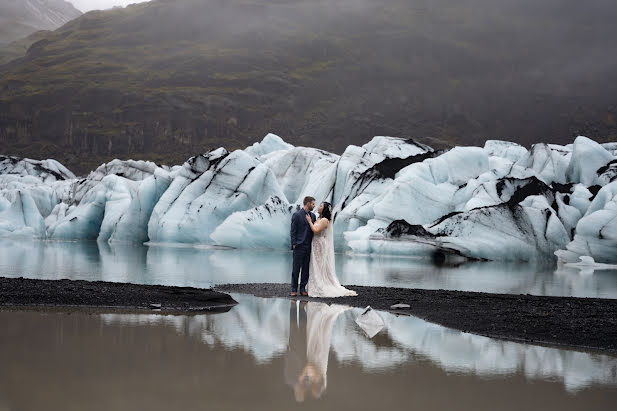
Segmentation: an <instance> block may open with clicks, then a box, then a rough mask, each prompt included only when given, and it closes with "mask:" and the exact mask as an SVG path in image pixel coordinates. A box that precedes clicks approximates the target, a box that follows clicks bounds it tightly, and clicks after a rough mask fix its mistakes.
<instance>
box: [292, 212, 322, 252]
mask: <svg viewBox="0 0 617 411" xmlns="http://www.w3.org/2000/svg"><path fill="white" fill-rule="evenodd" d="M307 214H308V215H310V216H311V220H313V223H314V222H315V220H317V217H316V216H315V214H313V213H310V212H309V213H307V212H306V211H305V210H304V208H301V209H299V210H298V211H296V212H295V213H294V214H293V215H292V216H291V249H292V250H293V248H294V245H295V246H298V245H303V244H307V245H311V241H313V230H311V226H309V223H308V221H306V215H307Z"/></svg>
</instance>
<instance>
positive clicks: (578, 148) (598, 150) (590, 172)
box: [566, 136, 613, 186]
mask: <svg viewBox="0 0 617 411" xmlns="http://www.w3.org/2000/svg"><path fill="white" fill-rule="evenodd" d="M611 160H613V156H612V155H611V153H609V152H608V151H606V150H605V149H604V147H602V146H601V145H600V144H598V143H596V142H595V141H593V140H591V139H589V138H587V137H582V136H579V137H577V138H576V140H574V148H573V150H572V157H571V159H570V164H569V165H568V169H567V170H566V176H567V179H568V181H571V182H573V183H581V184H583V185H585V186H591V185H594V184H596V182H597V180H598V174H597V171H598V169H600V168H601V167H603V166H605V165H606V164H607V163H609V162H610V161H611Z"/></svg>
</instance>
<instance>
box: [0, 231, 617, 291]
mask: <svg viewBox="0 0 617 411" xmlns="http://www.w3.org/2000/svg"><path fill="white" fill-rule="evenodd" d="M336 261H337V272H338V274H339V277H340V278H341V281H342V282H343V283H344V284H356V285H380V286H398V287H417V288H430V289H437V288H442V289H453V290H467V291H486V292H502V293H515V294H519V293H529V294H536V295H561V296H579V297H602V298H617V271H615V270H610V271H596V272H594V273H593V274H585V273H581V272H579V271H578V270H576V269H557V267H555V266H552V265H549V266H541V265H534V264H529V263H517V264H512V263H501V262H480V263H466V264H463V265H459V266H436V265H434V264H433V263H432V262H431V261H422V260H413V259H405V258H389V257H382V258H371V257H361V256H346V255H338V256H337V260H336ZM290 269H291V253H290V252H277V251H264V250H260V251H255V250H229V249H213V248H196V247H171V246H150V247H148V246H141V245H126V244H115V245H108V244H98V243H96V242H30V241H25V242H11V241H7V240H0V275H2V276H8V277H20V276H23V277H30V278H46V279H60V278H70V279H85V280H105V281H118V282H132V283H142V284H165V285H180V286H194V287H210V286H212V285H215V284H221V283H245V282H287V281H289V276H290V275H289V273H290Z"/></svg>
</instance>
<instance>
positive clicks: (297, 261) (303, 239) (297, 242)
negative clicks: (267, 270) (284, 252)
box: [291, 208, 317, 292]
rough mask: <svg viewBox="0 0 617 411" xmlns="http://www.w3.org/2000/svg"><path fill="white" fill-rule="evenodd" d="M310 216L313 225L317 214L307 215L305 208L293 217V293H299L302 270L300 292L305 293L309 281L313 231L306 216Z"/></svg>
mask: <svg viewBox="0 0 617 411" xmlns="http://www.w3.org/2000/svg"><path fill="white" fill-rule="evenodd" d="M307 215H310V216H311V220H313V223H314V222H315V220H316V219H317V217H315V214H313V213H310V212H309V213H307V212H306V210H304V208H301V209H299V210H298V211H296V212H295V213H294V214H293V216H291V249H292V250H293V253H294V256H293V264H292V269H291V291H293V292H298V276H299V274H300V270H302V277H301V278H300V292H302V291H305V289H306V284H307V283H308V279H309V263H310V261H311V242H312V241H313V230H311V226H310V225H309V223H308V221H306V216H307Z"/></svg>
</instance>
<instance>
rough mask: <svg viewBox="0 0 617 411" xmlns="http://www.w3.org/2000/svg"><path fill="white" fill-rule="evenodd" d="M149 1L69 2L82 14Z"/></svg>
mask: <svg viewBox="0 0 617 411" xmlns="http://www.w3.org/2000/svg"><path fill="white" fill-rule="evenodd" d="M144 1H149V0H71V3H73V5H74V6H75V7H77V8H78V9H79V10H81V11H83V12H84V13H85V12H87V11H90V10H105V9H110V8H112V7H114V6H128V5H129V4H133V3H143V2H144Z"/></svg>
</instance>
